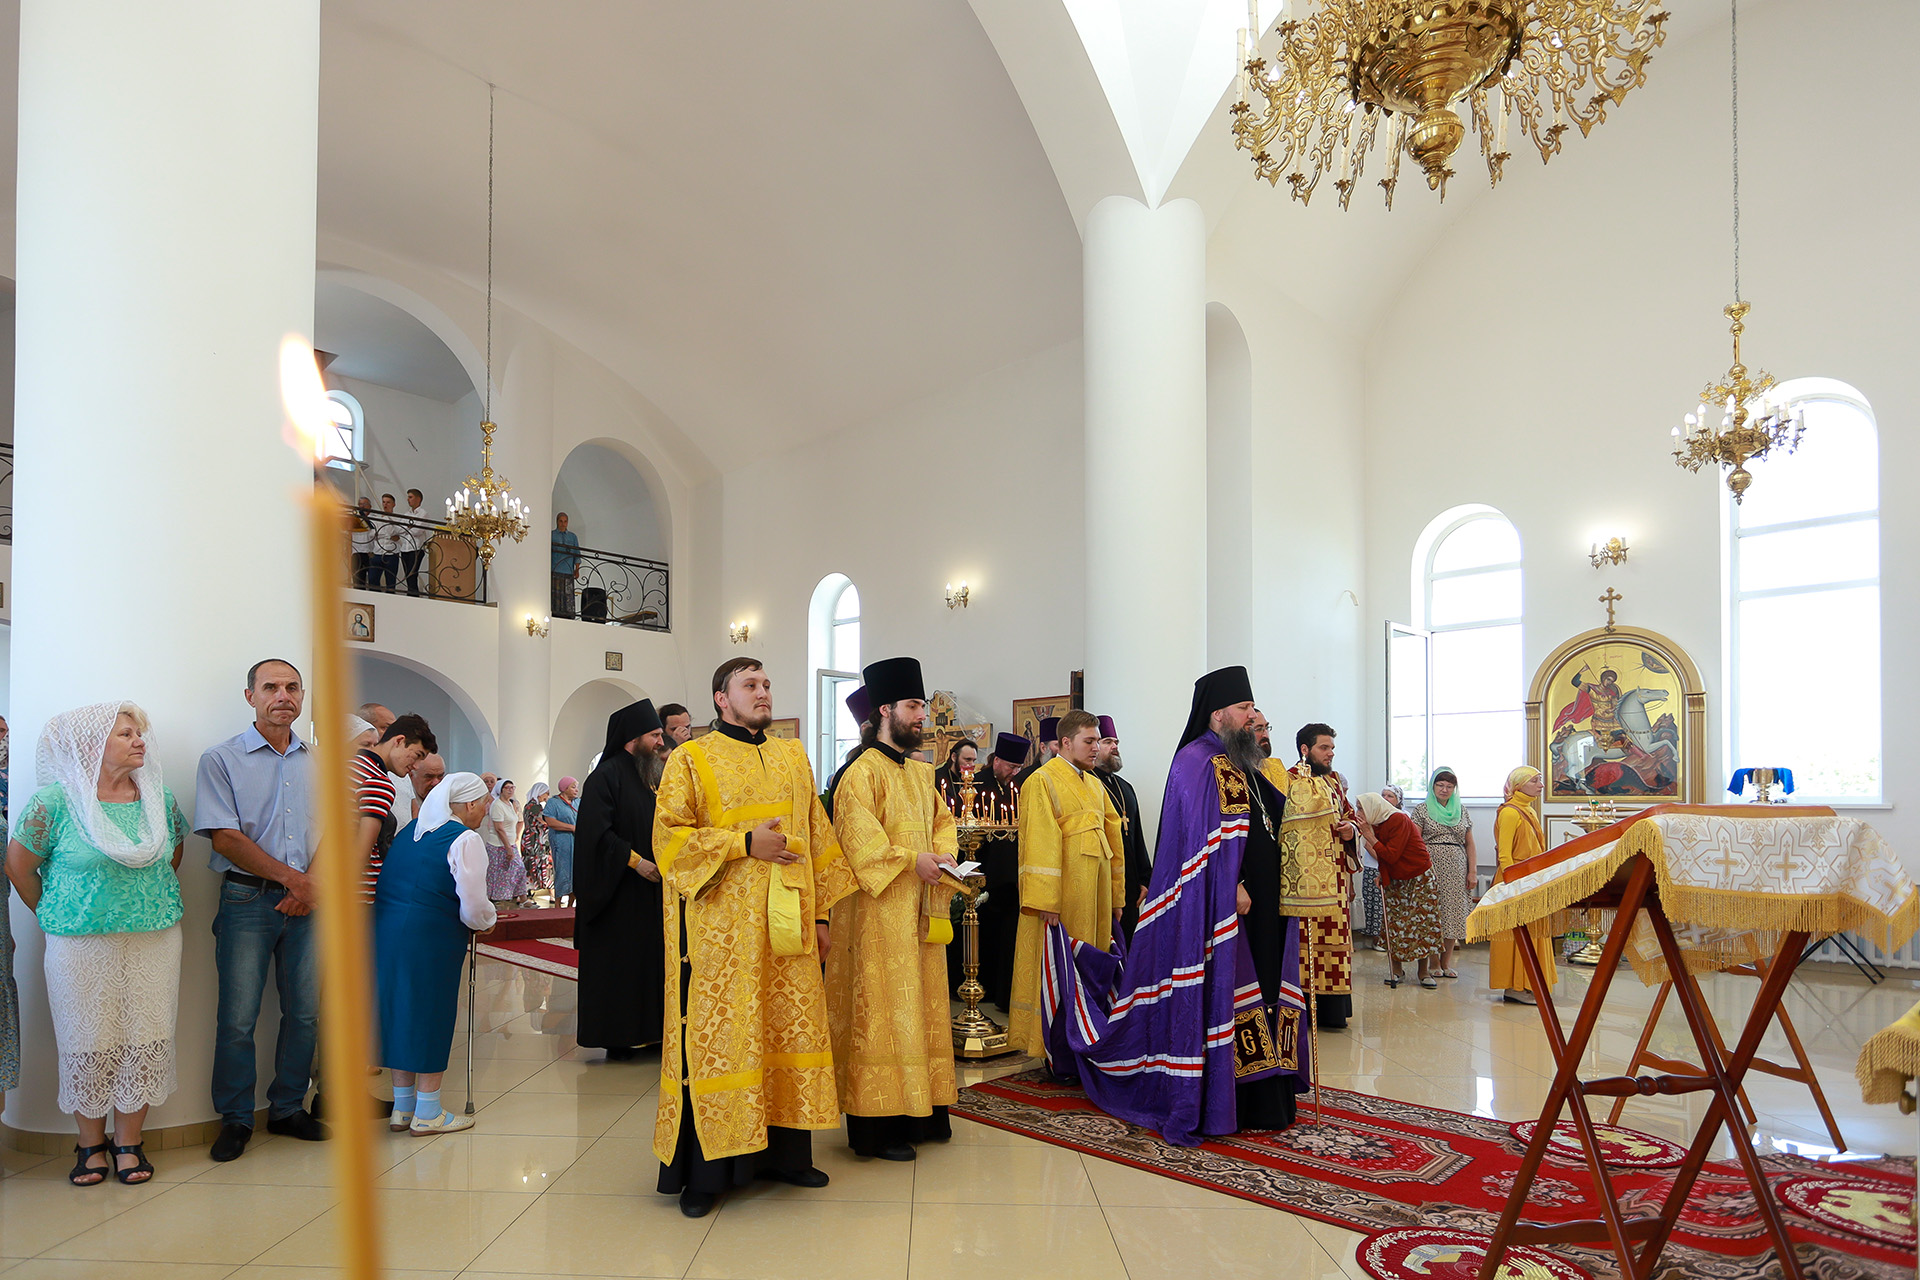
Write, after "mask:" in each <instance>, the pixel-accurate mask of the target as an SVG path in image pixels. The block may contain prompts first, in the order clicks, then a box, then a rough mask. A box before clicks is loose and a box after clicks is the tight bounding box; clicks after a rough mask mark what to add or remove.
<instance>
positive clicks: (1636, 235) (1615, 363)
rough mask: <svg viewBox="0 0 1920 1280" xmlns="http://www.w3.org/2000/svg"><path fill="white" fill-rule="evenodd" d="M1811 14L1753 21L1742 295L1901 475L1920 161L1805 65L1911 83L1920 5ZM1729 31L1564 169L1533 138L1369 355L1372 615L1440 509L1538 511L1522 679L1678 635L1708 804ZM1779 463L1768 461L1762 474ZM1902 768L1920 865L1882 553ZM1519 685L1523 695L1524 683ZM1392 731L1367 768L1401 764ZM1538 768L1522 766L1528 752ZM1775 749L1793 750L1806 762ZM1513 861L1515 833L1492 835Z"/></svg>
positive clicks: (1915, 443) (1840, 678)
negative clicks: (1581, 636) (1835, 390)
mask: <svg viewBox="0 0 1920 1280" xmlns="http://www.w3.org/2000/svg"><path fill="white" fill-rule="evenodd" d="M1803 16H1804V15H1803V13H1802V11H1800V10H1798V9H1795V8H1793V7H1791V6H1780V5H1774V6H1765V7H1760V6H1756V7H1755V8H1754V9H1753V10H1752V11H1751V13H1748V14H1743V20H1742V24H1741V58H1742V71H1743V73H1744V75H1745V76H1746V77H1747V80H1748V83H1749V84H1750V85H1758V86H1762V89H1761V91H1759V92H1749V93H1748V94H1746V95H1745V96H1744V98H1743V101H1742V109H1741V164H1742V172H1743V178H1744V183H1745V193H1744V195H1745V198H1744V205H1745V207H1744V210H1743V213H1744V218H1743V227H1742V235H1743V239H1744V241H1745V266H1744V281H1743V284H1744V292H1745V294H1746V296H1747V298H1748V300H1749V301H1751V302H1752V303H1753V304H1754V312H1753V315H1752V316H1751V318H1750V321H1749V326H1748V331H1747V335H1746V346H1745V355H1746V358H1747V361H1748V363H1749V364H1750V365H1753V366H1759V367H1765V368H1766V369H1768V370H1770V371H1772V372H1773V373H1774V374H1776V375H1777V376H1779V377H1781V378H1782V379H1785V378H1793V377H1802V376H1810V375H1811V376H1824V377H1831V378H1838V379H1841V380H1843V381H1845V382H1847V383H1849V384H1851V385H1852V386H1854V387H1857V388H1858V389H1859V390H1860V391H1861V392H1862V393H1864V394H1865V396H1866V397H1867V398H1868V400H1869V401H1870V402H1871V403H1872V405H1873V409H1874V412H1875V415H1876V417H1877V419H1878V422H1879V428H1880V437H1881V439H1880V444H1881V463H1880V465H1881V473H1882V474H1883V475H1886V476H1890V477H1900V476H1906V475H1911V474H1914V473H1915V464H1916V462H1917V461H1920V457H1916V455H1917V454H1920V433H1916V432H1915V431H1914V430H1913V422H1914V420H1915V415H1916V412H1917V411H1920V389H1917V388H1916V387H1915V385H1914V382H1913V378H1912V369H1911V350H1910V348H1911V345H1912V344H1911V341H1910V337H1909V331H1910V328H1911V325H1910V317H1909V314H1908V312H1909V310H1910V303H1911V298H1912V296H1913V294H1914V291H1915V286H1916V283H1920V281H1916V275H1920V270H1917V266H1920V260H1917V259H1916V256H1915V254H1914V253H1913V252H1912V249H1911V227H1910V225H1909V224H1910V221H1911V220H1910V218H1909V217H1908V215H1907V211H1908V210H1910V209H1911V208H1912V207H1913V205H1914V203H1915V198H1916V195H1920V190H1916V188H1917V187H1920V179H1917V178H1916V176H1915V174H1914V173H1913V171H1912V167H1911V166H1909V165H1903V164H1901V163H1899V162H1898V160H1896V159H1895V157H1898V156H1901V155H1904V154H1905V153H1906V150H1907V148H1906V147H1905V145H1904V144H1905V139H1904V135H1903V134H1901V133H1900V132H1899V130H1900V129H1901V127H1902V126H1901V125H1900V123H1899V120H1898V118H1897V116H1895V115H1889V114H1887V113H1880V114H1864V115H1863V114H1860V113H1859V112H1857V111H1856V110H1854V109H1852V105H1851V103H1850V102H1849V100H1848V99H1847V98H1845V96H1844V95H1841V96H1835V95H1833V94H1831V93H1828V92H1827V91H1826V90H1825V87H1824V85H1825V82H1824V80H1823V79H1822V78H1821V77H1818V76H1804V77H1803V76H1797V75H1789V74H1786V72H1787V69H1789V68H1792V67H1796V66H1808V67H1822V68H1830V67H1836V66H1842V65H1844V66H1847V67H1848V68H1849V73H1848V74H1849V78H1850V80H1852V81H1853V82H1856V83H1861V84H1877V83H1891V82H1893V81H1895V80H1897V78H1898V77H1899V76H1900V75H1901V73H1902V67H1901V64H1900V61H1899V52H1898V51H1899V50H1900V49H1901V48H1902V47H1904V45H1905V44H1907V43H1910V42H1911V41H1910V40H1909V41H1902V40H1900V39H1898V38H1894V36H1893V34H1892V33H1897V32H1905V33H1907V34H1908V35H1909V36H1916V35H1920V13H1916V11H1915V10H1914V9H1913V8H1912V7H1911V6H1908V5H1904V4H1900V3H1897V2H1891V0H1864V2H1862V3H1858V4H1851V5H1839V6H1828V7H1827V8H1825V9H1823V10H1822V20H1821V21H1820V22H1819V23H1816V24H1808V23H1806V22H1804V21H1802V20H1801V19H1802V18H1803ZM1728 164H1729V154H1728V82H1727V29H1726V26H1725V24H1724V22H1723V23H1721V24H1720V25H1719V26H1718V27H1717V28H1716V29H1711V30H1709V31H1707V32H1704V33H1702V34H1701V35H1700V36H1698V37H1696V38H1694V39H1692V40H1689V41H1687V42H1684V43H1680V44H1677V45H1674V46H1670V47H1669V48H1668V49H1666V50H1664V51H1663V52H1662V54H1661V56H1660V58H1659V59H1658V60H1657V62H1656V64H1655V65H1654V66H1653V68H1652V69H1651V71H1650V74H1649V79H1648V83H1647V85H1646V86H1645V87H1644V88H1642V89H1640V90H1638V91H1636V93H1635V95H1634V96H1633V98H1631V99H1630V100H1629V101H1628V103H1627V104H1626V105H1625V106H1624V107H1623V108H1621V109H1619V110H1618V111H1616V112H1614V113H1612V116H1611V118H1610V119H1609V120H1608V121H1607V122H1606V124H1605V125H1603V126H1602V127H1601V128H1600V129H1599V130H1597V131H1596V132H1595V133H1594V135H1593V136H1592V137H1590V138H1586V139H1581V138H1578V137H1575V138H1573V139H1572V140H1571V141H1570V142H1569V143H1568V146H1567V149H1566V151H1565V152H1564V153H1563V154H1562V155H1560V156H1558V157H1556V158H1555V160H1554V161H1553V163H1552V165H1551V166H1550V167H1548V168H1546V169H1544V170H1542V169H1541V168H1539V166H1538V165H1536V164H1534V163H1533V162H1532V160H1531V158H1530V157H1527V156H1521V157H1519V158H1518V159H1517V160H1516V161H1515V164H1514V165H1513V166H1510V167H1509V170H1508V172H1509V179H1508V181H1506V182H1503V183H1502V184H1501V187H1500V188H1499V190H1497V191H1495V192H1493V193H1492V194H1491V195H1489V196H1486V197H1484V198H1482V199H1481V200H1480V201H1478V202H1477V203H1476V204H1475V205H1474V207H1473V208H1472V210H1471V211H1470V212H1469V213H1468V214H1467V215H1466V216H1464V217H1463V218H1462V219H1461V220H1460V221H1459V223H1458V224H1457V225H1455V226H1454V227H1452V228H1451V229H1450V230H1449V231H1448V232H1447V233H1446V234H1445V235H1444V236H1443V238H1442V239H1441V240H1440V241H1439V242H1438V243H1437V244H1436V245H1434V246H1433V248H1432V250H1431V252H1429V253H1428V254H1426V255H1425V257H1424V259H1423V262H1422V265H1421V267H1420V269H1419V270H1418V271H1416V272H1415V273H1414V274H1413V275H1412V277H1411V278H1409V279H1408V280H1407V281H1406V283H1405V285H1404V287H1403V288H1402V289H1401V291H1400V294H1399V297H1398V302H1397V306H1396V307H1394V308H1393V309H1392V310H1391V311H1390V312H1389V313H1388V314H1387V315H1386V316H1385V318H1384V320H1383V322H1382V323H1381V324H1380V326H1379V328H1378V330H1377V331H1376V332H1375V333H1374V334H1373V335H1372V338H1371V342H1370V345H1369V347H1368V351H1367V365H1366V471H1365V478H1366V495H1365V521H1366V528H1367V533H1368V539H1367V552H1366V563H1367V582H1368V590H1367V591H1366V592H1365V598H1366V600H1367V602H1368V607H1367V608H1366V610H1365V611H1364V613H1365V623H1366V628H1367V631H1366V634H1367V635H1368V636H1372V635H1373V634H1375V633H1376V631H1377V629H1378V628H1379V627H1380V625H1381V623H1382V621H1383V620H1384V619H1386V618H1389V617H1391V618H1393V619H1396V620H1399V621H1409V620H1411V613H1410V608H1411V601H1410V599H1409V563H1410V556H1411V555H1412V552H1413V547H1414V542H1415V539H1416V538H1417V537H1418V536H1419V533H1420V531H1421V529H1422V528H1423V527H1424V526H1425V525H1426V523H1427V522H1428V521H1429V520H1430V519H1432V518H1433V516H1434V515H1436V514H1437V513H1439V512H1440V511H1442V510H1444V509H1445V508H1448V507H1451V506H1454V505H1456V504H1459V503H1465V502H1484V503H1488V504H1490V505H1493V506H1495V507H1498V508H1499V509H1500V510H1501V511H1503V512H1505V513H1506V514H1507V516H1508V517H1509V518H1511V519H1512V520H1513V522H1514V524H1515V525H1516V526H1517V527H1518V529H1519V532H1520V536H1521V540H1522V550H1523V555H1524V557H1525V560H1524V564H1525V575H1526V577H1525V602H1526V621H1525V635H1524V644H1525V659H1524V666H1525V668H1526V670H1525V672H1524V673H1523V676H1522V678H1523V679H1525V678H1530V677H1531V674H1532V671H1533V669H1534V667H1535V666H1536V665H1537V664H1538V663H1539V662H1540V661H1542V660H1543V659H1544V658H1545V657H1546V655H1547V653H1548V652H1549V651H1550V650H1551V649H1552V648H1553V647H1554V646H1555V645H1557V644H1559V643H1560V642H1561V641H1562V640H1564V639H1566V638H1567V637H1569V636H1571V635H1573V634H1575V633H1577V632H1579V631H1583V630H1586V629H1588V628H1590V627H1594V626H1597V625H1600V624H1601V623H1602V622H1604V621H1605V613H1604V610H1603V609H1602V607H1601V605H1600V604H1599V603H1598V601H1597V600H1596V597H1597V596H1599V595H1600V594H1601V593H1602V592H1603V591H1604V590H1606V589H1607V588H1608V587H1613V588H1616V589H1617V590H1619V591H1620V592H1621V593H1623V595H1624V596H1625V600H1624V602H1623V603H1622V604H1621V606H1620V616H1621V618H1622V619H1623V620H1624V621H1628V622H1632V623H1634V624H1636V625H1641V626H1646V627H1649V628H1652V629H1653V630H1656V631H1660V632H1664V633H1666V634H1667V635H1669V636H1671V637H1672V638H1673V639H1674V640H1676V641H1677V642H1678V643H1679V644H1681V645H1682V646H1683V647H1684V648H1685V649H1686V650H1687V651H1688V652H1689V654H1691V656H1692V657H1693V659H1694V660H1695V662H1696V663H1698V664H1699V666H1700V668H1701V670H1702V673H1703V675H1704V677H1705V679H1706V682H1707V688H1708V698H1709V704H1708V705H1709V713H1708V721H1709V729H1710V737H1711V743H1710V750H1709V755H1708V761H1709V764H1708V771H1709V774H1710V776H1709V778H1708V785H1707V788H1706V791H1707V796H1708V798H1709V799H1710V800H1717V799H1720V798H1722V793H1721V786H1722V785H1723V784H1724V781H1725V778H1726V776H1727V774H1728V773H1729V772H1730V770H1731V768H1732V767H1733V766H1734V765H1736V764H1742V763H1762V762H1746V761H1733V760H1729V759H1727V754H1726V752H1725V750H1724V749H1723V746H1722V742H1721V734H1722V725H1723V717H1724V715H1725V712H1726V696H1727V685H1726V679H1725V671H1724V661H1723V657H1722V645H1723V640H1724V636H1723V626H1722V617H1721V612H1722V611H1721V603H1720V601H1721V556H1722V551H1721V544H1722V537H1723V532H1722V531H1723V528H1724V515H1723V506H1722V501H1723V500H1722V496H1721V495H1722V492H1723V482H1722V480H1721V478H1720V477H1719V476H1717V475H1708V474H1701V475H1689V474H1688V473H1686V472H1683V471H1681V470H1679V469H1678V468H1677V467H1675V466H1674V465H1673V464H1672V461H1671V459H1670V457H1669V455H1668V448H1669V442H1668V439H1667V430H1668V428H1669V427H1670V426H1671V425H1673V424H1675V423H1677V422H1678V420H1679V418H1680V415H1681V414H1683V413H1685V412H1686V411H1688V410H1689V409H1691V408H1692V406H1693V405H1694V403H1695V399H1696V397H1697V396H1698V394H1699V389H1700V387H1701V386H1702V385H1703V384H1704V383H1705V382H1706V381H1707V380H1708V378H1709V376H1710V375H1717V374H1719V373H1721V372H1722V371H1724V370H1725V369H1726V367H1727V365H1728V363H1729V360H1730V357H1731V350H1730V346H1729V339H1728V336H1727V332H1726V322H1725V321H1724V319H1723V318H1722V317H1721V315H1720V308H1721V307H1722V306H1724V305H1725V304H1726V303H1727V302H1728V301H1730V297H1729V294H1730V292H1731V283H1730V260H1731V243H1730V239H1731V229H1730V211H1729V207H1728V200H1729V177H1728ZM1756 483H1757V484H1764V483H1766V480H1765V477H1764V475H1762V476H1761V478H1760V479H1758V480H1757V481H1756ZM1900 497H1901V495H1900V494H1899V492H1898V491H1897V490H1895V489H1892V488H1891V487H1888V488H1886V489H1885V490H1884V491H1883V507H1882V516H1881V519H1882V547H1883V548H1884V549H1885V550H1887V551H1889V552H1890V551H1892V550H1894V549H1897V548H1905V547H1912V546H1915V545H1920V509H1917V508H1916V504H1913V503H1908V502H1902V501H1900ZM1613 532H1619V533H1623V534H1625V535H1626V536H1627V539H1628V542H1629V543H1630V545H1631V546H1632V548H1633V552H1632V556H1631V558H1630V560H1629V562H1628V563H1627V564H1626V565H1624V566H1621V567H1617V568H1609V569H1606V570H1604V571H1596V570H1595V569H1593V568H1592V567H1591V565H1590V564H1589V563H1588V560H1587V554H1586V553H1587V550H1588V546H1589V544H1590V542H1591V541H1592V540H1593V539H1594V537H1595V536H1596V535H1600V536H1604V535H1606V534H1609V533H1613ZM1881 571H1882V628H1883V633H1882V634H1883V645H1882V650H1883V653H1884V655H1885V657H1884V660H1883V665H1884V669H1883V695H1882V696H1883V708H1884V716H1883V719H1884V723H1885V726H1886V729H1885V741H1884V749H1883V757H1882V759H1883V766H1882V767H1883V777H1884V779H1885V788H1886V797H1885V798H1886V801H1887V807H1886V808H1885V809H1881V810H1867V811H1865V812H1864V813H1863V815H1862V816H1864V817H1866V818H1867V819H1868V820H1869V821H1872V822H1873V823H1874V824H1875V825H1876V826H1877V827H1879V828H1880V829H1881V830H1882V831H1883V832H1884V833H1885V834H1886V835H1887V836H1888V837H1889V839H1890V840H1891V841H1892V843H1893V844H1894V846H1895V847H1896V848H1898V849H1900V850H1901V851H1902V854H1903V856H1904V857H1905V859H1906V861H1907V864H1908V866H1909V867H1910V868H1912V869H1914V870H1916V871H1920V820H1917V819H1916V817H1915V816H1914V815H1913V814H1912V813H1909V812H1903V811H1902V807H1903V805H1905V806H1908V807H1911V806H1913V805H1914V803H1915V802H1916V801H1917V800H1920V791H1916V783H1915V782H1914V778H1915V776H1916V769H1917V768H1920V745H1916V744H1915V742H1914V740H1913V737H1912V735H1910V734H1907V733H1905V732H1904V726H1905V724H1906V723H1907V722H1908V721H1909V720H1910V719H1911V718H1912V716H1913V713H1914V711H1915V709H1916V708H1920V672H1916V671H1915V670H1914V669H1913V666H1912V664H1910V663H1906V662H1903V661H1901V660H1900V655H1901V654H1904V653H1908V652H1911V651H1912V648H1913V640H1912V637H1913V635H1914V634H1915V629H1916V627H1920V566H1916V564H1915V563H1914V561H1913V560H1912V558H1911V557H1903V556H1898V555H1892V554H1887V555H1883V557H1882V570H1881ZM1808 658H1809V661H1808V665H1807V668H1806V669H1805V670H1801V671H1789V672H1782V673H1780V674H1781V678H1782V679H1785V680H1791V681H1795V682H1799V683H1803V684H1804V686H1805V688H1806V709H1807V750H1808V751H1809V752H1814V751H1818V750H1820V735H1821V707H1822V705H1823V704H1825V703H1828V702H1829V701H1831V700H1836V699H1842V698H1845V697H1847V696H1849V695H1848V688H1849V679H1848V673H1847V672H1844V671H1833V670H1823V669H1822V668H1821V666H1820V663H1819V658H1818V655H1817V654H1810V655H1808ZM1366 663H1367V666H1366V690H1367V704H1366V705H1367V713H1366V714H1367V719H1368V722H1369V724H1371V725H1378V724H1380V723H1381V722H1382V717H1383V715H1384V711H1383V706H1382V665H1383V664H1382V653H1381V650H1380V647H1379V646H1378V645H1375V644H1372V643H1371V641H1369V643H1368V645H1367V648H1366ZM1518 692H1519V691H1517V694H1518ZM1384 758H1385V756H1384V743H1383V742H1382V741H1381V740H1380V735H1378V734H1375V735H1374V737H1373V741H1372V744H1371V745H1370V747H1369V751H1368V763H1369V765H1370V767H1371V769H1372V770H1373V771H1375V772H1377V771H1378V770H1379V769H1380V768H1381V767H1382V765H1383V762H1384ZM1516 763H1518V761H1516ZM1777 763H1783V764H1789V765H1790V764H1793V763H1795V762H1794V761H1780V762H1777ZM1483 854H1484V856H1485V858H1486V860H1487V861H1489V862H1490V861H1491V850H1490V849H1488V850H1483Z"/></svg>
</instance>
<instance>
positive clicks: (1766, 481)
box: [1726, 378, 1881, 803]
mask: <svg viewBox="0 0 1920 1280" xmlns="http://www.w3.org/2000/svg"><path fill="white" fill-rule="evenodd" d="M1775 399H1776V400H1784V401H1785V402H1786V403H1788V404H1790V405H1795V406H1798V407H1801V408H1803V409H1804V410H1805V412H1806V435H1805V436H1804V437H1803V438H1802V439H1801V442H1800V445H1799V447H1798V448H1797V449H1796V450H1795V451H1794V452H1792V453H1790V454H1784V455H1782V456H1780V457H1771V458H1767V459H1764V460H1762V461H1760V462H1756V463H1752V464H1751V465H1750V466H1749V468H1748V469H1749V470H1751V471H1752V472H1753V486H1752V487H1751V488H1750V489H1748V490H1747V493H1746V501H1745V502H1744V503H1738V504H1736V503H1734V502H1731V501H1728V502H1726V507H1727V513H1728V525H1727V529H1728V544H1729V547H1728V555H1727V559H1726V564H1727V583H1726V586H1727V617H1728V640H1729V643H1728V656H1729V659H1730V663H1729V666H1730V678H1729V680H1728V684H1729V686H1730V688H1731V690H1732V695H1731V696H1730V697H1729V698H1728V699H1727V706H1728V732H1727V741H1728V744H1729V750H1730V754H1731V756H1732V759H1731V760H1730V761H1729V762H1728V765H1729V769H1728V771H1729V772H1731V771H1732V769H1736V768H1742V767H1746V766H1776V767H1785V768H1789V769H1792V770H1793V777H1794V783H1795V786H1796V788H1797V789H1796V790H1795V792H1794V799H1796V800H1806V801H1808V802H1812V803H1818V802H1822V801H1851V802H1855V803H1863V802H1864V803H1878V802H1879V800H1880V798H1881V781H1880V444H1879V433H1878V431H1877V429H1876V427H1875V425H1874V419H1873V410H1872V408H1871V407H1870V406H1869V405H1868V404H1867V402H1866V400H1865V398H1864V397H1862V396H1861V395H1860V393H1859V392H1858V391H1855V390H1854V389H1853V388H1852V387H1849V386H1847V385H1846V384H1845V383H1840V382H1834V381H1831V380H1830V379H1826V378H1802V379H1797V380H1795V381H1793V382H1789V383H1786V384H1784V385H1782V386H1781V388H1780V389H1779V391H1778V392H1777V393H1776V395H1775ZM1816 672H1819V673H1821V674H1819V675H1815V673H1816ZM1835 679H1837V680H1839V681H1841V682H1842V683H1841V684H1840V685H1839V686H1838V687H1825V686H1826V684H1827V682H1828V681H1831V680H1835Z"/></svg>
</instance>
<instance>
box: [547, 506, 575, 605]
mask: <svg viewBox="0 0 1920 1280" xmlns="http://www.w3.org/2000/svg"><path fill="white" fill-rule="evenodd" d="M579 577H580V538H579V536H578V535H577V534H573V533H569V532H567V513H566V512H564V511H562V512H561V513H560V514H559V515H557V516H555V517H554V518H553V603H552V613H553V616H554V617H556V618H572V617H576V616H578V615H576V614H575V612H574V607H573V587H574V583H575V582H576V581H577V580H578V579H579Z"/></svg>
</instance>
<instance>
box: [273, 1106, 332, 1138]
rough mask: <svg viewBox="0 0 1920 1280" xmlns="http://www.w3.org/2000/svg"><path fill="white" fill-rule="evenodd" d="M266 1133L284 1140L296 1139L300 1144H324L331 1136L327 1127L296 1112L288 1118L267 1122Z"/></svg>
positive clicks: (303, 1112)
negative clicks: (274, 1134)
mask: <svg viewBox="0 0 1920 1280" xmlns="http://www.w3.org/2000/svg"><path fill="white" fill-rule="evenodd" d="M267 1132H268V1133H277V1134H279V1135H280V1136H282V1137H285V1138H298V1139H300V1141H302V1142H325V1141H326V1140H327V1139H328V1138H330V1137H332V1136H333V1134H332V1133H331V1132H330V1131H329V1130H328V1129H327V1126H325V1125H323V1124H321V1123H320V1122H319V1121H318V1120H315V1119H314V1118H313V1117H312V1116H311V1115H309V1114H307V1113H306V1112H305V1111H296V1112H294V1113H293V1114H292V1115H290V1116H281V1117H280V1118H279V1119H278V1120H269V1121H267Z"/></svg>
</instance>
